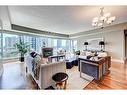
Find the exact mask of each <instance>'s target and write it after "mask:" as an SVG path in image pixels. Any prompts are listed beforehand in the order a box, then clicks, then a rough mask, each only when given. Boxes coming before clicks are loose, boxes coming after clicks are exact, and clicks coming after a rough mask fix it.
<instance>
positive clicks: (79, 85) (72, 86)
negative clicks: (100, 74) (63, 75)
mask: <svg viewBox="0 0 127 95" xmlns="http://www.w3.org/2000/svg"><path fill="white" fill-rule="evenodd" d="M67 74H68V76H69V78H68V81H67V89H68V90H82V89H83V88H85V87H86V86H87V85H88V84H89V83H90V82H91V81H92V80H93V77H90V76H88V75H86V74H83V73H82V76H83V77H84V78H85V79H83V78H80V72H79V71H78V67H76V66H75V67H73V68H72V69H68V70H67Z"/></svg>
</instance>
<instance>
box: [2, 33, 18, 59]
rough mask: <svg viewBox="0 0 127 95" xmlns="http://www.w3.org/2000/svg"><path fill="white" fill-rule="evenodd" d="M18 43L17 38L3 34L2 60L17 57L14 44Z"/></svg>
mask: <svg viewBox="0 0 127 95" xmlns="http://www.w3.org/2000/svg"><path fill="white" fill-rule="evenodd" d="M18 41H19V36H17V35H12V34H5V33H3V58H7V59H8V58H13V57H17V56H18V54H17V53H16V52H17V50H16V49H15V48H14V44H15V43H16V42H18Z"/></svg>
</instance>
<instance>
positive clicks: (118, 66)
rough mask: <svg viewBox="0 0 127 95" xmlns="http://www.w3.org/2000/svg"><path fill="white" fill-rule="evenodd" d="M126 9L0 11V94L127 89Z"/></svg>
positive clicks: (6, 8) (21, 8)
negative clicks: (17, 91)
mask: <svg viewBox="0 0 127 95" xmlns="http://www.w3.org/2000/svg"><path fill="white" fill-rule="evenodd" d="M126 9H127V6H103V7H102V6H0V14H1V15H0V20H1V21H0V27H1V30H0V33H1V36H0V44H1V45H0V60H1V63H0V77H1V79H0V89H9V90H10V89H23V90H24V89H28V90H29V89H41V90H42V89H50V90H52V89H66V90H70V89H73V90H78V89H80V90H82V89H90V90H91V89H126V88H127V84H126V81H127V76H126V74H127V69H126V67H127V65H126V55H127V53H126V51H127V46H126V45H127V44H126V42H127V40H126V38H127V36H126V33H127V31H126V30H127V18H126V17H127V14H126V13H127V10H126ZM118 11H119V12H118ZM106 13H107V14H108V15H107V17H106V18H102V19H103V20H104V21H103V20H101V21H100V22H101V25H98V23H99V19H100V17H101V16H104V15H105V14H106ZM109 13H110V14H109ZM102 14H103V15H102ZM96 17H98V18H99V19H98V20H97V19H94V18H96ZM111 18H112V19H111ZM108 19H110V21H108ZM92 20H94V21H92ZM106 20H107V22H108V23H105V22H106ZM95 21H97V22H95ZM39 63H40V64H39ZM12 74H13V75H12ZM73 80H77V81H75V82H73Z"/></svg>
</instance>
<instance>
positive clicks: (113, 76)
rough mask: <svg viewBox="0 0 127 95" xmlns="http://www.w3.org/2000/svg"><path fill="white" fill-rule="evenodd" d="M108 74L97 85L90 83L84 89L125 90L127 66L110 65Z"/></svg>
mask: <svg viewBox="0 0 127 95" xmlns="http://www.w3.org/2000/svg"><path fill="white" fill-rule="evenodd" d="M110 69H111V70H110V73H109V74H108V75H106V76H105V78H104V80H102V81H101V82H99V83H98V84H97V83H96V82H95V80H94V81H92V82H91V83H90V84H89V85H88V86H87V87H85V88H84V89H87V90H92V89H94V90H95V89H127V64H122V63H121V64H120V63H112V66H111V68H110Z"/></svg>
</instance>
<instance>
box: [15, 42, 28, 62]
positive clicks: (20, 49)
mask: <svg viewBox="0 0 127 95" xmlns="http://www.w3.org/2000/svg"><path fill="white" fill-rule="evenodd" d="M29 46H30V45H28V44H27V43H24V42H23V41H21V40H20V41H19V42H18V43H15V44H14V47H15V48H16V49H17V50H18V53H20V61H21V62H24V55H25V54H26V53H27V51H28V49H29Z"/></svg>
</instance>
